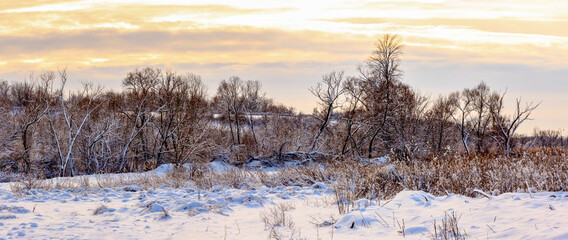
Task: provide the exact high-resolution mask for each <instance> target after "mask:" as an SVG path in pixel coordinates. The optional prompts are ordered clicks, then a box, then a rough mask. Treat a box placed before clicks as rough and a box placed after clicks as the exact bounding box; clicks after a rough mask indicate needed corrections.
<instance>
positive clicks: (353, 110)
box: [340, 77, 363, 157]
mask: <svg viewBox="0 0 568 240" xmlns="http://www.w3.org/2000/svg"><path fill="white" fill-rule="evenodd" d="M358 81H359V79H357V78H355V77H350V78H347V80H346V81H344V82H343V89H344V91H345V95H346V101H345V102H346V104H345V106H346V107H345V110H344V117H343V120H345V131H346V136H345V140H344V141H343V145H342V147H341V152H340V154H341V155H343V154H345V153H346V152H347V145H348V144H349V142H351V145H352V148H353V149H355V151H356V152H357V155H358V156H359V157H361V150H360V149H359V144H358V142H357V140H356V139H355V136H354V135H355V134H356V133H357V132H358V131H359V130H360V129H361V127H362V126H363V124H360V123H358V122H357V113H358V112H360V103H361V95H362V90H361V88H360V87H359V84H358ZM353 126H356V127H355V129H353Z"/></svg>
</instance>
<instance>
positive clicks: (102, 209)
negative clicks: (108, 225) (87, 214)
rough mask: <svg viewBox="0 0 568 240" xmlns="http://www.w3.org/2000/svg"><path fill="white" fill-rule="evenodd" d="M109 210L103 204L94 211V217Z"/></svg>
mask: <svg viewBox="0 0 568 240" xmlns="http://www.w3.org/2000/svg"><path fill="white" fill-rule="evenodd" d="M108 210H109V208H108V207H107V206H105V205H103V204H101V205H100V206H99V207H97V208H96V209H95V210H94V211H93V215H101V214H103V213H105V212H108Z"/></svg>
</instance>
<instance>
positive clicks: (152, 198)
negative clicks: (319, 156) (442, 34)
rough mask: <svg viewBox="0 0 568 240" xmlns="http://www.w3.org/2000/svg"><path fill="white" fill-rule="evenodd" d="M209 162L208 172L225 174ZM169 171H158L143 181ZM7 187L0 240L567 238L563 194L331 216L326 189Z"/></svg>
mask: <svg viewBox="0 0 568 240" xmlns="http://www.w3.org/2000/svg"><path fill="white" fill-rule="evenodd" d="M215 164H218V166H216V165H215ZM215 164H214V165H213V168H214V169H217V170H221V171H222V170H224V169H226V168H225V166H223V165H222V164H221V163H215ZM170 170H171V168H170V167H168V166H164V167H161V168H159V169H158V170H155V171H154V172H153V174H163V173H166V172H168V171H170ZM107 177H112V176H110V175H109V176H107ZM10 184H11V183H1V184H0V239H188V238H190V239H267V238H269V237H271V236H273V237H274V236H275V235H277V236H279V237H281V238H282V239H289V238H290V237H291V238H293V239H297V238H304V239H350V240H356V239H401V238H403V237H405V238H407V239H432V238H433V235H434V221H435V222H436V224H437V225H441V223H442V222H443V221H444V219H446V220H447V219H448V217H449V216H455V217H456V218H457V219H458V227H459V231H460V234H462V235H463V236H465V237H466V238H470V239H566V238H568V193H564V192H540V193H538V192H533V193H504V194H501V195H492V196H490V198H488V197H485V196H482V194H479V197H477V198H470V197H465V196H462V195H456V194H449V195H446V196H433V195H431V194H428V193H425V192H421V191H402V192H400V193H398V194H397V195H396V196H395V197H394V198H393V199H389V200H380V201H379V200H370V199H360V200H357V201H355V202H354V203H353V204H352V205H350V206H349V207H350V211H348V212H347V213H346V214H343V215H341V214H339V212H338V208H337V205H336V202H335V195H334V193H333V187H332V186H331V185H332V184H333V183H322V182H316V183H314V184H313V185H312V186H307V187H298V186H294V187H291V186H288V187H284V186H280V187H274V188H268V187H259V188H253V187H250V188H248V189H232V188H226V189H221V188H213V189H208V190H203V189H199V188H197V187H195V186H185V187H182V188H167V187H156V188H149V189H142V188H140V187H138V186H127V187H122V188H113V189H111V188H103V189H81V188H76V189H68V190H57V189H53V190H48V191H44V190H30V191H28V192H27V194H24V195H21V196H20V195H17V194H15V193H12V192H11V191H10ZM274 216H278V217H279V218H281V219H271V217H274ZM263 219H264V220H265V221H263ZM268 220H270V221H268ZM276 220H283V221H276ZM267 223H269V224H268V225H270V223H271V224H272V225H273V226H267ZM437 232H438V233H440V230H439V229H438V230H437Z"/></svg>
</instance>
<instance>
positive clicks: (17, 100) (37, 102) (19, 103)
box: [10, 72, 55, 173]
mask: <svg viewBox="0 0 568 240" xmlns="http://www.w3.org/2000/svg"><path fill="white" fill-rule="evenodd" d="M54 78H55V74H54V73H53V72H45V73H43V74H41V75H40V76H39V78H37V79H36V78H35V77H34V76H33V75H32V76H30V80H31V82H27V81H26V82H20V83H14V85H12V87H11V88H10V95H11V98H12V101H13V102H14V106H15V109H14V114H15V115H17V116H16V122H17V132H16V133H15V135H14V136H19V138H20V140H21V143H22V147H23V151H22V154H21V155H20V156H19V159H20V160H21V162H22V163H23V164H22V165H23V169H22V172H25V173H29V172H30V169H31V156H30V154H31V150H32V145H33V135H34V133H35V131H36V127H37V124H38V123H39V121H40V120H41V119H42V118H43V117H44V116H45V114H46V113H47V109H48V105H47V104H46V103H47V102H49V101H48V100H47V99H49V98H50V96H49V92H48V89H49V85H50V84H51V83H52V82H53V79H54Z"/></svg>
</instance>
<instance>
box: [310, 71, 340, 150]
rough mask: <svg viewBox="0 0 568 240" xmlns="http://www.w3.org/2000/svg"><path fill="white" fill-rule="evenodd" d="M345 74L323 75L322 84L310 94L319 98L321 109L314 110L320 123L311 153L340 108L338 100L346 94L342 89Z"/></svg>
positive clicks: (313, 88) (332, 73) (319, 83)
mask: <svg viewBox="0 0 568 240" xmlns="http://www.w3.org/2000/svg"><path fill="white" fill-rule="evenodd" d="M343 75H344V72H331V73H329V74H326V75H323V76H322V79H321V82H318V83H317V85H316V86H315V87H312V88H310V92H312V94H313V95H314V96H316V97H317V98H318V105H319V108H316V109H315V110H314V112H315V114H314V116H315V117H316V118H317V120H318V121H319V122H320V124H319V128H318V131H317V132H316V134H315V135H314V138H313V140H312V143H311V145H310V147H309V151H313V150H314V149H315V148H316V146H317V141H318V139H319V137H320V136H321V134H322V133H323V131H324V130H325V129H326V127H327V125H328V124H329V122H330V120H331V117H332V115H333V111H334V110H335V109H337V108H339V107H340V106H339V104H338V99H339V97H341V95H343V93H344V92H345V88H343V87H342V83H343V80H344V77H343Z"/></svg>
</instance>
